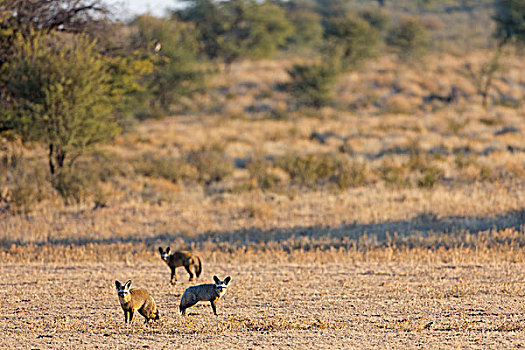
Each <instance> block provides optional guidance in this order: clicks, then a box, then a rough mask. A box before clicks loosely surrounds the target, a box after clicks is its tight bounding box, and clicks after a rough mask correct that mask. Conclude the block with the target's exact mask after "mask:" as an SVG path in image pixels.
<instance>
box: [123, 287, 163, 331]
mask: <svg viewBox="0 0 525 350" xmlns="http://www.w3.org/2000/svg"><path fill="white" fill-rule="evenodd" d="M115 287H116V288H117V294H118V299H119V301H120V306H122V310H124V321H125V323H128V320H129V322H131V321H133V313H134V312H135V311H136V310H138V312H139V314H141V315H142V316H144V318H145V319H146V323H148V322H150V321H152V320H158V319H160V317H159V311H158V310H157V305H156V304H155V300H153V298H152V297H151V295H150V294H149V293H148V292H146V291H145V290H144V289H130V288H131V280H130V281H127V282H126V283H125V284H124V285H122V284H121V283H120V282H119V281H115Z"/></svg>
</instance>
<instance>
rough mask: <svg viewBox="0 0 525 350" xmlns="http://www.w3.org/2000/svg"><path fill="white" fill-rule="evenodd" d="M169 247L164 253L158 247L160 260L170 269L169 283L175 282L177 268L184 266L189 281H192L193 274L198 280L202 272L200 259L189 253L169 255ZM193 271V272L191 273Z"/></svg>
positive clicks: (181, 252)
mask: <svg viewBox="0 0 525 350" xmlns="http://www.w3.org/2000/svg"><path fill="white" fill-rule="evenodd" d="M170 252H171V250H170V247H167V248H166V251H164V250H162V248H161V247H159V253H160V258H161V259H162V260H163V261H164V262H165V263H166V264H167V265H168V266H169V267H170V269H171V279H170V283H171V284H173V285H174V284H175V281H177V267H180V266H184V268H185V269H186V271H188V273H189V274H190V281H193V274H194V273H195V277H197V278H199V276H200V275H201V272H202V264H201V259H200V258H199V257H198V256H196V255H193V254H192V253H191V252H188V251H185V250H180V251H176V252H173V253H171V254H170ZM192 270H193V271H192Z"/></svg>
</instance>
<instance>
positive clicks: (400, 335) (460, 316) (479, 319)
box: [0, 257, 525, 349]
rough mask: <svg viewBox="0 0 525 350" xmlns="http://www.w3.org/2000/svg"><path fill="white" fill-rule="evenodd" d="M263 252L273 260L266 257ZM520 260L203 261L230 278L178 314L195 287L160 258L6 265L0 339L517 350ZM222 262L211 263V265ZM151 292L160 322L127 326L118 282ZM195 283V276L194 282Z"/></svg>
mask: <svg viewBox="0 0 525 350" xmlns="http://www.w3.org/2000/svg"><path fill="white" fill-rule="evenodd" d="M261 260H265V259H261ZM524 265H525V264H523V263H508V262H505V263H500V264H498V263H494V264H491V265H484V266H481V265H476V264H471V265H450V264H445V263H442V264H434V263H428V264H426V263H421V262H418V263H399V262H377V261H376V262H374V261H371V262H357V263H354V262H352V259H350V257H349V258H348V259H346V260H344V259H343V260H342V262H340V263H331V264H320V263H316V262H311V263H304V264H276V263H272V262H267V261H260V263H244V264H242V263H236V262H234V261H232V262H230V263H228V262H225V263H221V264H217V265H216V266H209V265H208V266H206V265H205V269H204V273H203V275H202V276H201V279H200V281H199V282H197V283H207V282H209V281H211V279H212V276H213V274H217V275H218V276H219V277H221V278H223V277H225V276H226V275H230V276H231V277H232V282H231V287H230V289H229V290H228V293H227V294H226V295H225V297H224V299H223V300H221V301H220V302H219V303H218V313H219V316H217V317H215V316H214V315H213V314H212V311H211V308H210V306H209V304H199V305H197V306H195V307H193V308H192V309H189V310H188V311H189V316H187V317H182V316H181V315H180V314H179V313H178V303H179V300H180V296H181V294H182V292H183V291H184V289H185V288H187V287H188V286H190V285H191V284H190V282H188V281H187V278H188V277H187V274H186V273H185V272H184V271H183V269H181V271H180V273H179V281H178V282H177V285H175V286H171V285H169V283H168V280H169V269H168V268H167V267H166V266H165V265H164V264H163V263H162V262H161V261H160V259H159V261H158V262H156V263H155V262H154V261H148V262H145V263H141V262H140V261H138V262H135V263H133V264H129V263H128V264H125V263H122V262H115V263H105V264H98V263H86V264H76V265H65V264H37V263H33V264H11V263H5V264H2V265H0V295H1V296H2V298H1V299H0V310H1V312H0V332H1V334H2V336H1V337H0V348H5V349H6V348H32V349H37V348H38V349H46V348H64V347H68V348H69V347H75V346H76V347H79V348H121V349H124V348H181V347H189V348H239V349H250V348H281V349H282V348H306V347H307V346H308V347H312V348H316V349H320V348H331V349H336V348H511V347H512V348H518V347H521V346H523V344H525V332H524V326H525V319H524V317H523V309H524V306H525V288H524V283H523V278H524V273H523V272H522V271H523V270H524ZM212 271H213V272H212ZM115 279H119V280H120V281H125V280H127V279H132V280H133V282H134V286H135V287H143V288H145V289H147V290H149V291H150V292H151V294H152V295H153V297H154V298H155V300H156V302H157V304H158V308H159V310H160V312H161V316H162V320H161V321H160V322H157V323H154V324H152V325H145V324H144V323H143V320H144V319H143V318H142V316H140V315H136V316H135V319H134V321H133V323H132V324H131V325H125V324H124V316H123V312H122V310H121V308H120V305H119V303H118V300H117V295H116V291H115V288H114V280H115ZM192 284H193V283H192Z"/></svg>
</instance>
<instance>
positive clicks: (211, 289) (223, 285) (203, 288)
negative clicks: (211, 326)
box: [179, 276, 231, 315]
mask: <svg viewBox="0 0 525 350" xmlns="http://www.w3.org/2000/svg"><path fill="white" fill-rule="evenodd" d="M213 281H214V282H215V283H210V284H201V285H198V286H193V287H189V288H188V289H186V290H185V291H184V294H182V298H181V300H180V306H179V309H180V312H181V313H182V315H185V314H186V309H187V308H189V307H192V306H193V305H195V304H197V303H198V302H199V301H209V302H210V303H211V308H212V310H213V313H214V314H215V315H217V309H216V308H215V303H216V302H217V301H219V299H220V298H221V297H222V296H223V295H224V293H226V289H227V288H228V283H230V281H231V278H230V277H229V276H228V277H226V278H225V279H224V281H221V280H219V278H217V276H213Z"/></svg>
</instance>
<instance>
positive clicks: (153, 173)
mask: <svg viewBox="0 0 525 350" xmlns="http://www.w3.org/2000/svg"><path fill="white" fill-rule="evenodd" d="M133 167H134V169H135V171H136V172H137V173H138V174H140V175H144V176H147V177H154V178H163V179H166V180H169V181H171V182H173V183H180V182H183V181H187V180H197V178H198V174H197V169H196V168H195V167H193V166H191V165H190V164H188V163H187V162H186V161H185V160H183V159H181V158H174V157H167V156H158V155H155V154H154V153H145V154H143V155H142V156H141V157H139V158H138V159H136V160H134V161H133Z"/></svg>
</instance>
